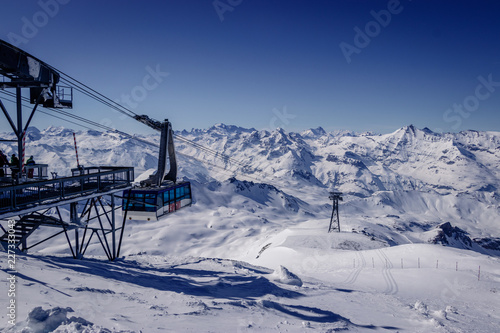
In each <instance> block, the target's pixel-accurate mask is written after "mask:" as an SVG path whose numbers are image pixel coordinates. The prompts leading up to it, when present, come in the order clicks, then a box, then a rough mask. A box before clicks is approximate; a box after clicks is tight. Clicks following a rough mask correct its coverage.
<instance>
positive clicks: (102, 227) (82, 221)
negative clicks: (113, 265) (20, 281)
mask: <svg viewBox="0 0 500 333" xmlns="http://www.w3.org/2000/svg"><path fill="white" fill-rule="evenodd" d="M116 198H117V196H116V194H115V193H108V194H105V195H95V196H92V197H89V198H87V199H86V200H82V201H75V202H71V203H69V204H64V205H59V206H55V207H51V208H47V209H45V210H42V211H34V212H31V213H29V214H26V215H22V216H19V218H18V219H17V220H15V223H12V221H13V220H9V222H8V224H7V228H5V227H4V226H3V225H0V227H1V229H3V231H4V235H3V236H2V237H0V243H1V245H2V246H3V247H4V249H12V248H13V247H14V248H16V249H18V250H20V251H23V252H28V250H30V249H32V248H34V247H35V246H38V245H40V244H42V243H45V242H47V241H49V240H51V239H52V238H54V237H56V236H59V235H61V234H63V233H64V235H65V237H66V240H67V243H68V247H69V250H70V251H71V255H72V256H73V258H75V259H82V258H83V256H84V255H85V253H86V251H87V249H88V248H89V245H90V244H91V241H92V239H94V236H96V238H97V240H98V242H99V243H100V245H101V247H102V249H103V251H104V254H105V255H106V257H107V258H108V260H110V261H113V260H115V259H116V258H118V257H119V256H120V250H121V245H122V240H123V232H124V230H125V223H126V219H127V210H124V214H123V219H122V220H121V223H119V222H118V221H117V219H116V215H115V211H116V210H117V209H121V205H116V202H115V200H116ZM118 198H120V199H121V198H122V197H121V196H118ZM63 206H66V207H67V209H69V221H65V219H64V218H63V214H61V210H60V208H61V207H63ZM78 207H83V208H82V209H78ZM42 227H43V228H56V229H61V230H59V231H57V232H55V233H53V234H52V235H50V236H46V237H44V238H43V239H41V240H38V241H37V242H36V243H33V244H28V237H29V236H31V235H32V234H33V233H34V232H35V231H36V230H38V229H40V228H42ZM71 232H73V236H71ZM9 235H11V236H9Z"/></svg>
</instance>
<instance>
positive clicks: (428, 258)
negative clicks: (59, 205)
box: [0, 124, 500, 332]
mask: <svg viewBox="0 0 500 333" xmlns="http://www.w3.org/2000/svg"><path fill="white" fill-rule="evenodd" d="M178 134H180V135H182V136H184V137H186V138H188V139H190V140H192V141H194V142H197V143H200V144H202V145H204V146H208V147H210V148H212V149H214V150H217V151H219V152H223V153H224V154H227V155H229V156H231V157H232V158H234V159H236V160H239V161H242V162H244V163H245V164H248V166H247V167H245V168H243V169H242V168H241V167H240V166H239V165H237V164H235V163H232V162H230V161H228V160H227V159H226V160H221V159H218V158H216V157H214V156H213V155H211V154H208V153H207V152H204V151H199V150H196V149H194V148H193V147H192V146H190V145H187V144H186V143H183V142H180V141H179V142H176V148H177V151H178V152H179V160H180V161H179V165H180V172H179V173H180V177H182V178H185V179H189V180H190V181H191V182H192V187H193V195H194V203H193V205H192V206H191V207H189V208H185V209H182V210H180V211H178V212H176V213H175V214H171V215H169V216H167V217H164V218H162V219H160V220H159V221H156V222H139V221H130V222H129V223H128V224H127V228H126V234H125V238H124V245H123V249H122V255H123V257H122V258H121V259H120V260H118V261H116V262H113V263H109V262H106V261H104V260H103V253H102V248H101V246H100V245H99V243H98V242H97V243H93V244H91V245H90V246H89V250H88V251H87V254H88V257H89V258H87V259H86V260H83V261H75V260H72V259H68V255H69V250H68V246H67V243H66V239H65V238H64V237H56V238H54V239H52V240H50V241H49V242H47V243H46V244H44V245H41V246H40V247H39V248H38V250H36V249H37V248H35V249H34V251H35V250H36V251H35V252H33V253H31V254H29V255H18V262H17V264H16V268H17V270H18V272H19V274H18V288H19V293H18V296H17V297H18V301H19V304H20V305H19V307H18V311H19V312H18V326H16V327H15V328H12V330H11V331H16V330H17V331H20V330H21V329H22V328H23V327H29V328H30V329H31V331H33V332H42V331H43V330H44V329H45V331H47V329H48V328H49V327H59V328H58V329H59V330H60V331H61V332H83V331H86V332H107V331H108V330H111V331H135V332H139V331H142V332H162V331H173V332H183V331H188V332H189V331H192V332H246V331H265V332H268V331H275V332H284V331H288V332H304V331H311V332H312V331H319V332H334V331H339V330H348V331H353V332H364V331H374V330H378V331H394V332H395V331H409V332H472V331H474V332H492V331H495V330H496V329H497V327H498V324H499V322H500V315H499V314H498V313H497V312H496V310H495V309H496V308H497V307H498V305H499V303H500V301H499V300H500V298H498V289H499V283H500V262H499V259H498V258H499V255H500V238H499V237H500V225H499V224H498V223H497V221H499V220H500V216H499V207H500V202H499V196H498V193H497V189H498V186H499V185H500V183H499V180H498V172H499V169H498V165H500V164H499V162H500V160H499V158H500V150H499V148H498V147H500V145H499V142H500V133H494V132H475V131H467V132H461V133H457V134H439V133H433V132H431V131H430V130H428V129H423V130H421V129H417V128H415V127H413V126H407V127H404V128H401V129H399V130H398V131H395V132H394V133H390V134H384V135H374V134H367V133H365V134H356V133H350V132H337V133H326V132H325V131H324V130H322V129H321V128H318V129H311V130H308V131H304V132H302V133H287V132H286V131H284V130H282V129H277V130H275V131H272V132H268V131H257V130H254V129H244V128H240V127H236V126H228V125H224V124H218V125H215V126H213V127H212V128H209V129H205V130H191V131H182V132H179V133H178ZM0 136H1V137H4V138H8V137H9V134H8V133H2V134H0ZM28 138H29V140H27V154H28V155H31V154H33V155H35V159H36V160H37V162H39V163H47V164H49V165H50V167H51V169H52V168H53V170H54V169H56V167H57V168H58V169H59V170H65V169H66V170H68V168H70V167H74V166H76V161H75V157H74V147H73V140H72V139H73V138H72V131H71V130H68V129H64V128H48V129H46V130H43V131H39V130H37V129H35V128H30V130H29V132H28ZM143 138H144V139H147V140H151V141H154V142H157V140H158V137H157V136H150V137H143ZM77 140H78V142H79V156H80V161H81V163H82V164H84V165H86V166H90V165H127V166H134V167H136V176H139V175H140V174H141V173H143V172H145V171H149V172H150V171H151V169H153V168H155V165H156V157H155V155H156V151H155V148H154V147H151V146H149V145H146V144H144V143H141V142H137V141H135V140H131V139H129V138H126V137H121V136H120V135H118V134H116V133H100V132H95V131H84V132H77ZM12 148H13V147H11V146H9V145H8V144H6V143H3V142H2V143H0V149H2V150H4V151H6V152H7V153H9V152H11V151H12ZM187 156H194V157H195V158H196V159H191V158H188V157H187ZM200 160H203V161H208V162H210V164H203V163H202V162H200ZM58 172H59V174H60V175H64V171H58ZM332 189H335V190H340V191H342V192H344V201H343V202H341V204H340V215H341V229H342V232H341V233H330V234H329V233H327V232H326V231H327V230H328V223H329V218H330V214H331V202H330V200H329V199H328V191H329V190H332ZM49 232H52V230H45V229H42V230H40V231H37V232H36V233H35V234H33V235H32V236H31V238H30V241H32V242H33V243H34V242H36V241H38V240H40V239H42V237H44V236H45V235H48V234H49ZM1 260H2V267H5V265H6V258H4V257H2V259H1ZM4 272H7V271H6V270H4ZM2 274H3V273H2ZM478 277H479V279H478ZM4 281H5V279H2V282H4ZM5 283H6V282H5ZM4 300H5V301H7V295H6V293H4V294H1V295H0V301H1V302H3V301H4ZM495 305H496V306H495ZM38 307H41V308H38ZM69 308H70V309H69ZM30 312H31V314H30ZM4 319H5V322H6V316H5V315H3V317H2V320H4ZM25 319H26V320H25ZM2 325H3V324H0V327H2ZM4 326H5V327H6V328H8V326H6V325H4ZM26 332H30V331H29V330H26Z"/></svg>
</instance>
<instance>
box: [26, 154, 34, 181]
mask: <svg viewBox="0 0 500 333" xmlns="http://www.w3.org/2000/svg"><path fill="white" fill-rule="evenodd" d="M35 164H36V163H35V160H34V159H33V155H31V156H30V158H28V160H27V161H26V165H29V166H30V165H35ZM33 170H34V169H33V168H28V178H33Z"/></svg>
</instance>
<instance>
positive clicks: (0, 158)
mask: <svg viewBox="0 0 500 333" xmlns="http://www.w3.org/2000/svg"><path fill="white" fill-rule="evenodd" d="M4 165H9V160H8V159H7V156H5V155H4V153H3V151H1V150H0V177H3V176H5V171H4V170H3V167H4Z"/></svg>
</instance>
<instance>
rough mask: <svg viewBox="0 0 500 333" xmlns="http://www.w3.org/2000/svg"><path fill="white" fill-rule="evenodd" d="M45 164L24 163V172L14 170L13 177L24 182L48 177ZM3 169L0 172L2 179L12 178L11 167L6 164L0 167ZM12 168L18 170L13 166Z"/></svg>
mask: <svg viewBox="0 0 500 333" xmlns="http://www.w3.org/2000/svg"><path fill="white" fill-rule="evenodd" d="M47 169H48V165H47V164H33V165H25V166H24V172H16V171H15V172H14V175H15V178H14V180H15V181H17V182H18V183H19V182H26V181H32V180H44V179H47V178H48V175H47ZM0 170H2V171H3V173H2V172H0V177H3V179H2V180H3V181H6V182H7V181H8V180H9V178H11V179H12V168H11V167H10V166H8V165H4V166H3V167H1V168H0ZM14 170H19V169H18V168H15V169H14Z"/></svg>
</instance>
